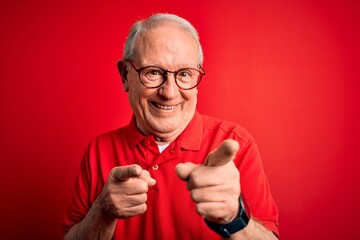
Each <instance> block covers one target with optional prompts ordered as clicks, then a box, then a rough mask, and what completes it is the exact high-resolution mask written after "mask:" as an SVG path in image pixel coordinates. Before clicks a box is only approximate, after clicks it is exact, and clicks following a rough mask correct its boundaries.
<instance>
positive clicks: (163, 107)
mask: <svg viewBox="0 0 360 240" xmlns="http://www.w3.org/2000/svg"><path fill="white" fill-rule="evenodd" d="M150 103H151V104H152V105H153V106H154V107H156V108H159V109H163V110H173V109H175V107H176V106H167V105H161V104H159V103H157V102H150Z"/></svg>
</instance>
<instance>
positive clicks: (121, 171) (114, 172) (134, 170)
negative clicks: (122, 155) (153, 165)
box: [110, 164, 142, 181]
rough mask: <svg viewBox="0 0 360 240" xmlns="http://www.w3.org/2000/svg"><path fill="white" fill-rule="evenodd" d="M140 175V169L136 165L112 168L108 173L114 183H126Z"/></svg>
mask: <svg viewBox="0 0 360 240" xmlns="http://www.w3.org/2000/svg"><path fill="white" fill-rule="evenodd" d="M141 173H142V168H141V167H140V166H139V165H137V164H134V165H129V166H121V167H114V168H113V169H111V172H110V179H112V180H114V181H126V180H129V179H130V178H133V177H138V176H140V175H141Z"/></svg>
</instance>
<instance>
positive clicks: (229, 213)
mask: <svg viewBox="0 0 360 240" xmlns="http://www.w3.org/2000/svg"><path fill="white" fill-rule="evenodd" d="M238 150H239V143H238V142H237V141H235V140H231V139H227V140H225V141H223V142H222V144H221V145H220V146H219V148H217V149H215V150H214V151H212V152H211V153H210V154H209V155H208V156H207V158H206V160H205V162H204V165H196V164H194V163H191V162H187V163H180V164H178V165H177V166H176V173H177V175H178V176H179V178H180V179H182V180H184V181H186V182H187V188H188V190H189V191H190V195H191V198H192V200H193V201H194V202H195V203H196V211H197V212H198V213H199V214H200V215H201V216H203V217H204V218H206V219H208V220H209V221H211V222H216V223H219V224H226V223H229V222H231V221H232V220H233V219H235V217H236V215H237V212H238V209H239V196H240V192H241V190H240V173H239V171H238V169H237V168H236V166H235V164H234V162H233V161H232V160H233V159H234V158H235V156H236V153H237V152H238Z"/></svg>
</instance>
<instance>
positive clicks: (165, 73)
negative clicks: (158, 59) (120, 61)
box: [124, 60, 205, 90]
mask: <svg viewBox="0 0 360 240" xmlns="http://www.w3.org/2000/svg"><path fill="white" fill-rule="evenodd" d="M124 62H128V63H129V64H130V66H131V67H132V68H133V69H134V70H135V72H137V73H138V77H139V80H140V82H141V84H142V85H143V86H144V87H146V88H152V89H155V88H159V87H161V86H162V85H163V84H164V83H165V82H166V80H168V73H173V74H174V79H175V83H176V86H178V88H179V89H181V90H191V89H194V88H196V87H197V86H198V85H199V84H200V82H201V80H202V77H203V76H204V75H205V71H204V68H203V67H202V66H201V65H199V68H200V69H196V68H191V67H186V68H181V69H178V70H176V71H170V70H167V69H164V68H162V67H160V66H155V65H149V66H144V67H140V68H137V67H136V66H135V64H134V63H133V62H132V61H131V60H124ZM149 67H156V68H159V69H161V70H162V71H164V73H163V74H162V78H163V81H162V83H160V85H158V86H156V87H148V86H146V85H145V84H144V83H143V81H141V76H140V74H141V71H142V70H144V69H145V68H149ZM185 69H191V70H195V71H197V72H198V73H199V76H198V77H197V82H196V84H195V86H193V87H191V88H183V87H180V86H179V84H178V82H177V78H176V76H177V74H178V73H179V72H181V71H183V70H185Z"/></svg>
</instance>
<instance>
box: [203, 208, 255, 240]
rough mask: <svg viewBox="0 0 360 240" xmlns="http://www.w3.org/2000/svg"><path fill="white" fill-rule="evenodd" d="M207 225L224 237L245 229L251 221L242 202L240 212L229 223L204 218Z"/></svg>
mask: <svg viewBox="0 0 360 240" xmlns="http://www.w3.org/2000/svg"><path fill="white" fill-rule="evenodd" d="M204 220H205V223H206V225H207V226H208V227H209V228H210V229H211V230H213V231H214V232H216V233H217V234H219V235H220V236H222V237H224V238H230V237H231V235H232V234H234V233H236V232H238V231H240V230H242V229H244V228H245V227H246V226H247V225H248V223H249V217H248V216H247V214H246V212H245V210H244V208H243V207H242V205H241V203H240V204H239V212H238V214H237V216H236V217H235V219H234V220H232V221H231V222H229V223H227V224H218V223H214V222H211V221H209V220H207V219H204Z"/></svg>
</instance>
